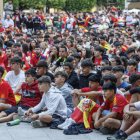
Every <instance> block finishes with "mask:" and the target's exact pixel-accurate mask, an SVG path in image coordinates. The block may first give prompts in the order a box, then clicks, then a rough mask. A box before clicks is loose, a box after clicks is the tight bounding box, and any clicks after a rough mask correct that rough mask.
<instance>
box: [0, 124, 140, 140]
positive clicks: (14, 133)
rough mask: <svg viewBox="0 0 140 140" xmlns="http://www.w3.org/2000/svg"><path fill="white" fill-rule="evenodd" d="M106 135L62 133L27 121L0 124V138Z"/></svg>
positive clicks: (137, 139)
mask: <svg viewBox="0 0 140 140" xmlns="http://www.w3.org/2000/svg"><path fill="white" fill-rule="evenodd" d="M106 137H107V136H104V135H101V134H100V133H99V132H98V131H96V130H93V132H92V133H89V134H80V135H64V134H63V131H62V130H54V129H49V128H47V127H46V128H32V127H31V126H30V124H29V123H23V122H22V123H20V124H19V125H16V126H7V125H6V123H1V124H0V140H69V139H71V140H106ZM130 138H131V140H132V139H133V140H140V133H139V132H137V133H135V134H133V135H132V136H130Z"/></svg>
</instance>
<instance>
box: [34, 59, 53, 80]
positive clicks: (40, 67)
mask: <svg viewBox="0 0 140 140" xmlns="http://www.w3.org/2000/svg"><path fill="white" fill-rule="evenodd" d="M36 67H37V69H36V70H37V79H39V78H40V77H41V76H43V75H46V76H50V78H51V81H52V82H54V76H53V74H52V73H50V72H48V63H47V62H46V61H45V60H39V61H38V63H37V65H36Z"/></svg>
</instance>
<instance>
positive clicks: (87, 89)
mask: <svg viewBox="0 0 140 140" xmlns="http://www.w3.org/2000/svg"><path fill="white" fill-rule="evenodd" d="M81 91H82V92H90V91H93V90H92V89H90V88H89V87H87V88H82V89H81ZM97 91H102V87H99V88H98V90H97ZM97 98H98V100H99V102H100V104H102V103H103V102H104V100H103V96H97Z"/></svg>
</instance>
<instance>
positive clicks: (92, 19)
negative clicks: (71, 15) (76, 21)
mask: <svg viewBox="0 0 140 140" xmlns="http://www.w3.org/2000/svg"><path fill="white" fill-rule="evenodd" d="M94 21H95V20H94V18H91V19H90V20H89V22H91V23H93V22H94ZM88 26H92V25H90V24H89V23H88Z"/></svg>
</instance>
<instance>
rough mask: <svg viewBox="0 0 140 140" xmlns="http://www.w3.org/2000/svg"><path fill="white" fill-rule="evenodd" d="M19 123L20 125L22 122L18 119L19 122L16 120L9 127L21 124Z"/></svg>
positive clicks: (9, 123)
mask: <svg viewBox="0 0 140 140" xmlns="http://www.w3.org/2000/svg"><path fill="white" fill-rule="evenodd" d="M19 123H20V120H19V119H17V120H14V121H11V122H8V123H7V125H8V126H13V125H17V124H19Z"/></svg>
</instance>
